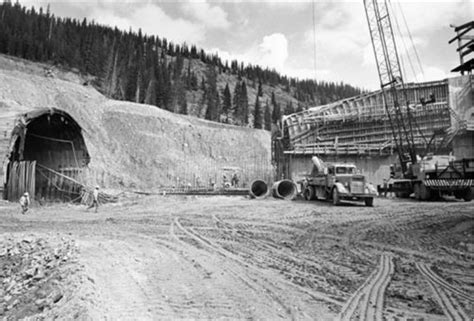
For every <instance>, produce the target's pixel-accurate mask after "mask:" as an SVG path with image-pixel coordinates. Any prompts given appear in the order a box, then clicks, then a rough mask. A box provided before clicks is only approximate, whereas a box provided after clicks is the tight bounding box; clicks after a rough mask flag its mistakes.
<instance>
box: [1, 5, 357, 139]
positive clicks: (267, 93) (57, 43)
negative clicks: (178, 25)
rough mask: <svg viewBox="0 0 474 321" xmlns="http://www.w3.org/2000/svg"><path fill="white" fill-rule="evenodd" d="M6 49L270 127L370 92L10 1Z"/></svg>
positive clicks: (103, 83)
mask: <svg viewBox="0 0 474 321" xmlns="http://www.w3.org/2000/svg"><path fill="white" fill-rule="evenodd" d="M0 53H3V54H6V55H10V56H15V57H19V58H23V59H28V60H31V61H35V62H41V63H47V64H51V65H52V66H61V67H62V68H67V69H70V70H72V71H76V72H78V73H80V74H82V75H84V76H87V77H86V78H85V79H91V81H90V85H92V86H94V87H95V88H96V89H97V90H99V91H100V92H101V93H102V94H104V95H105V96H107V97H109V98H112V99H117V100H127V101H131V102H136V103H139V104H149V105H155V106H157V107H159V108H163V109H166V110H168V111H171V112H175V113H181V114H187V115H193V116H196V117H201V118H205V119H208V120H212V121H217V122H223V123H229V124H234V125H238V126H245V127H253V128H263V129H267V130H270V129H271V125H272V123H276V122H277V121H278V120H279V119H281V116H282V115H287V114H291V113H295V112H301V111H303V110H304V109H306V108H308V107H311V106H317V105H322V104H327V103H330V102H333V101H336V100H339V99H343V98H347V97H352V96H355V95H358V94H361V93H362V92H363V91H362V90H361V89H360V88H355V87H353V86H350V85H348V84H344V83H334V82H327V81H315V80H299V79H295V78H290V77H287V76H284V75H280V74H279V73H278V72H276V71H275V70H270V69H268V68H262V67H259V66H256V65H244V64H243V63H240V62H238V61H236V60H233V61H230V62H228V61H222V60H221V59H220V58H219V57H218V56H217V55H216V54H209V53H206V52H205V51H204V50H203V49H200V48H197V47H196V46H195V45H188V44H186V43H183V44H177V43H173V42H172V41H170V40H168V39H166V38H160V37H159V36H157V35H146V34H142V32H141V30H138V31H137V32H134V31H132V30H129V31H123V30H119V29H117V28H111V27H108V26H103V25H100V24H97V23H96V22H94V21H87V20H86V19H83V20H82V21H80V20H77V19H72V18H63V17H55V16H54V15H53V14H51V12H50V10H49V6H48V7H47V8H34V7H30V8H27V7H25V6H22V5H21V4H20V3H19V2H16V3H14V4H13V3H11V1H10V0H4V2H3V3H2V4H0Z"/></svg>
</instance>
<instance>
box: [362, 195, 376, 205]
mask: <svg viewBox="0 0 474 321" xmlns="http://www.w3.org/2000/svg"><path fill="white" fill-rule="evenodd" d="M364 201H365V206H374V198H373V197H368V198H366V199H365V200H364Z"/></svg>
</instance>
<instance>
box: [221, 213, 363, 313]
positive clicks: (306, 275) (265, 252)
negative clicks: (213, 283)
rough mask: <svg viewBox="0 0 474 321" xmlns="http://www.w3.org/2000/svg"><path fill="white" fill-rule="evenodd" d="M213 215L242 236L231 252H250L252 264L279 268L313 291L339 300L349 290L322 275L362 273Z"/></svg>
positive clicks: (232, 244) (228, 229)
mask: <svg viewBox="0 0 474 321" xmlns="http://www.w3.org/2000/svg"><path fill="white" fill-rule="evenodd" d="M213 219H214V220H215V221H216V222H218V223H217V224H216V225H218V226H221V230H224V231H225V232H226V233H229V234H232V235H238V236H239V238H238V240H237V239H236V240H234V241H233V242H232V243H230V245H231V246H232V247H233V248H236V249H238V251H236V252H234V251H231V252H232V253H234V254H236V255H239V256H241V257H242V256H245V258H246V259H247V258H248V257H249V256H250V258H251V260H247V261H248V262H249V264H253V265H256V266H260V267H261V266H263V267H264V268H268V267H270V268H273V269H276V270H277V271H278V272H279V273H280V274H283V275H284V276H285V277H286V278H287V279H289V280H291V282H292V283H294V284H295V285H297V286H299V287H304V288H309V289H311V290H312V291H313V290H314V289H318V291H317V292H319V293H324V294H326V295H328V297H329V298H331V299H333V300H336V301H337V302H338V303H339V304H340V302H339V300H340V299H341V298H344V297H346V296H347V293H346V292H343V291H341V290H339V289H338V288H337V287H335V286H334V285H331V284H330V283H329V282H328V280H327V278H326V277H324V276H323V275H327V274H328V273H329V274H331V275H333V274H334V275H336V276H337V275H344V277H345V278H357V277H360V276H359V274H358V273H357V272H355V271H354V270H353V269H352V268H350V267H348V266H346V265H343V264H335V263H332V262H331V260H329V259H324V260H316V259H315V258H314V257H308V256H307V255H305V254H302V253H298V256H296V255H293V254H292V253H291V252H290V251H285V250H282V249H280V248H279V247H278V245H276V244H275V243H272V242H270V241H268V240H260V239H256V238H255V235H254V234H253V232H250V231H249V230H245V229H244V230H240V229H238V228H236V227H235V226H234V225H233V224H231V223H227V222H225V221H223V220H222V219H220V218H219V217H217V216H216V215H213ZM242 241H244V242H242ZM224 245H225V244H224ZM315 272H319V273H315ZM334 272H336V273H334ZM322 289H324V291H322Z"/></svg>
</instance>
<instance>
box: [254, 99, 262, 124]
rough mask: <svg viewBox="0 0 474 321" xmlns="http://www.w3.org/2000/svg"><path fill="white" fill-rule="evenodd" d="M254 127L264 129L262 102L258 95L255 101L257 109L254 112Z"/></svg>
mask: <svg viewBox="0 0 474 321" xmlns="http://www.w3.org/2000/svg"><path fill="white" fill-rule="evenodd" d="M253 115H254V116H253V127H254V128H258V129H262V110H261V108H260V100H259V97H258V95H257V98H256V99H255V108H254V111H253Z"/></svg>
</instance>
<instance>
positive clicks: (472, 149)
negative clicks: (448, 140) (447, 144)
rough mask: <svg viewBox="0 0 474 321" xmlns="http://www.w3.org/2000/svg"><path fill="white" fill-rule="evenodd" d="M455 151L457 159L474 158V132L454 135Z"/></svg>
mask: <svg viewBox="0 0 474 321" xmlns="http://www.w3.org/2000/svg"><path fill="white" fill-rule="evenodd" d="M453 152H454V156H456V158H457V159H461V158H474V132H467V133H465V134H463V135H460V136H456V137H454V139H453Z"/></svg>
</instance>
